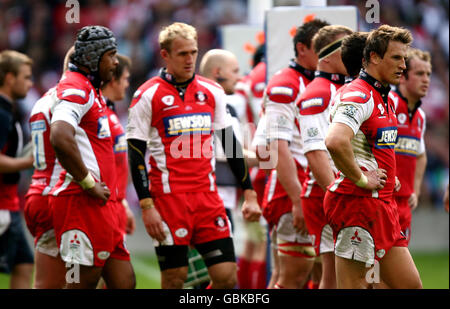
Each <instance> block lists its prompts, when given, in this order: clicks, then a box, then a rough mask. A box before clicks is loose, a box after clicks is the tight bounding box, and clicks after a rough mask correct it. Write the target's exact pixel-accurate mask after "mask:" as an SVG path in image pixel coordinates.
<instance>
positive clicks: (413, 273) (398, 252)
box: [380, 247, 422, 289]
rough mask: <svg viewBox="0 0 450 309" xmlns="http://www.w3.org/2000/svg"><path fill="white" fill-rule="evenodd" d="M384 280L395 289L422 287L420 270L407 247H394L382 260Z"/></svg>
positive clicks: (382, 276)
mask: <svg viewBox="0 0 450 309" xmlns="http://www.w3.org/2000/svg"><path fill="white" fill-rule="evenodd" d="M380 273H381V278H383V281H384V282H385V283H386V284H387V285H388V286H389V287H391V288H393V289H421V288H422V282H421V280H420V276H419V272H418V271H417V268H416V265H415V264H414V261H413V259H412V257H411V254H410V253H409V250H408V248H407V247H392V248H391V249H390V250H389V251H388V252H387V253H386V255H385V256H384V257H383V259H381V261H380Z"/></svg>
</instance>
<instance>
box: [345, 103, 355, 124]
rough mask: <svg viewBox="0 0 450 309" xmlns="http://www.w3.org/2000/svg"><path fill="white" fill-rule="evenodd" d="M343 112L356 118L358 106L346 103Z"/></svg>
mask: <svg viewBox="0 0 450 309" xmlns="http://www.w3.org/2000/svg"><path fill="white" fill-rule="evenodd" d="M343 114H344V115H345V116H347V117H350V118H353V119H354V120H355V115H356V107H354V106H352V105H346V106H345V108H344V111H343Z"/></svg>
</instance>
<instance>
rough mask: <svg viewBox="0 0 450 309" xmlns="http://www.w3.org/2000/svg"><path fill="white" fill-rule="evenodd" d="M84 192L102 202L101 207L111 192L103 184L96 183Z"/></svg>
mask: <svg viewBox="0 0 450 309" xmlns="http://www.w3.org/2000/svg"><path fill="white" fill-rule="evenodd" d="M86 192H87V193H88V194H89V195H91V196H93V197H96V198H99V199H101V200H102V201H103V202H102V205H105V204H106V202H107V201H108V199H109V197H110V195H111V191H109V189H108V187H107V186H106V183H104V182H96V183H95V185H94V186H93V187H92V188H90V189H86Z"/></svg>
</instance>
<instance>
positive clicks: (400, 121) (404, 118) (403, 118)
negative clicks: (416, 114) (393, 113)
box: [397, 113, 407, 124]
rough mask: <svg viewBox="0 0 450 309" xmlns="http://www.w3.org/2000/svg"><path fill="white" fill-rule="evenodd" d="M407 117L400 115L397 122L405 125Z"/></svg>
mask: <svg viewBox="0 0 450 309" xmlns="http://www.w3.org/2000/svg"><path fill="white" fill-rule="evenodd" d="M406 117H407V116H406V114H404V113H400V114H398V116H397V120H398V122H399V123H400V124H404V123H405V122H406Z"/></svg>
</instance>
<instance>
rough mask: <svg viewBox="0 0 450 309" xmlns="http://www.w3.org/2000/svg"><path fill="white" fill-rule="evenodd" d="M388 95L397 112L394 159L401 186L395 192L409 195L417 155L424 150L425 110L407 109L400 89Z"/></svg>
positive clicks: (418, 107) (411, 190) (412, 185)
mask: <svg viewBox="0 0 450 309" xmlns="http://www.w3.org/2000/svg"><path fill="white" fill-rule="evenodd" d="M389 97H390V98H391V100H392V101H393V102H394V106H395V112H396V114H397V127H398V128H397V130H398V135H397V143H396V144H395V159H396V162H397V177H398V179H399V180H400V183H401V185H402V186H401V188H400V191H399V192H395V195H397V196H405V197H406V196H410V195H411V194H412V193H414V178H415V172H416V163H417V156H418V155H421V154H423V153H424V152H425V141H424V135H425V128H426V116H425V112H424V111H423V110H422V109H421V108H420V104H421V103H420V102H419V103H418V104H417V105H416V106H417V107H416V109H415V110H413V111H409V109H408V102H407V100H406V99H405V98H404V97H403V96H402V94H401V93H400V91H398V90H397V91H391V92H390V93H389Z"/></svg>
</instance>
